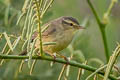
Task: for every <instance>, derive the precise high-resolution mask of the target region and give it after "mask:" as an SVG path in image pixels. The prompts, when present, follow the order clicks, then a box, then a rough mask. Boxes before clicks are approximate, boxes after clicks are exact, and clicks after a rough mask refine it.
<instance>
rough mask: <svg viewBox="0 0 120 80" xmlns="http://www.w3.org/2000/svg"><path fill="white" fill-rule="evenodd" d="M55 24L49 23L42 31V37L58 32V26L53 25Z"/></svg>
mask: <svg viewBox="0 0 120 80" xmlns="http://www.w3.org/2000/svg"><path fill="white" fill-rule="evenodd" d="M53 26H54V24H49V25H48V28H47V29H46V30H45V31H44V32H43V33H42V37H44V36H50V35H52V34H53V33H55V32H56V27H53Z"/></svg>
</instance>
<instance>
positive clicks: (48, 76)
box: [0, 0, 120, 80]
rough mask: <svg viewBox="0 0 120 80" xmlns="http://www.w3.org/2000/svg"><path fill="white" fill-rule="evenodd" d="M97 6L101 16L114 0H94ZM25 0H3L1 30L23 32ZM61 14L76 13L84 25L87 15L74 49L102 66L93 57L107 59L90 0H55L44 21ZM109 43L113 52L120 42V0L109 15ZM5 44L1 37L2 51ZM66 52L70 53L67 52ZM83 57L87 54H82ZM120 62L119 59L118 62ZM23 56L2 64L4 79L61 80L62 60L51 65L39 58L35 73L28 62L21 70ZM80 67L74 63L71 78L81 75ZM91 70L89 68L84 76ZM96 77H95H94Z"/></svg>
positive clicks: (0, 70) (0, 0) (0, 77)
mask: <svg viewBox="0 0 120 80" xmlns="http://www.w3.org/2000/svg"><path fill="white" fill-rule="evenodd" d="M91 1H92V4H93V6H94V7H95V9H96V11H97V13H98V16H99V18H100V19H102V18H103V14H104V13H105V12H106V11H107V9H108V7H109V5H110V2H111V0H91ZM23 3H24V0H0V33H2V32H7V33H8V34H13V35H16V36H19V35H20V34H21V31H22V28H23V22H24V19H22V21H21V22H20V24H19V25H16V22H17V19H18V17H19V16H20V13H21V9H22V6H23ZM60 16H72V17H75V18H76V19H78V21H79V23H80V24H81V25H82V24H83V23H84V21H85V20H86V19H88V21H87V25H86V26H85V27H86V29H85V30H82V31H79V32H78V33H77V34H76V35H77V37H75V39H74V41H73V42H72V44H71V45H73V47H74V50H79V51H81V53H82V54H83V55H84V57H85V59H86V60H88V61H90V60H91V62H88V64H89V65H91V66H94V67H98V65H99V63H97V62H96V63H95V62H94V64H92V60H93V59H99V60H100V61H102V62H104V63H105V62H106V58H105V54H104V47H103V42H102V38H101V34H100V30H99V28H98V24H97V23H96V20H95V18H94V16H93V14H92V12H91V9H90V7H89V6H88V4H87V1H86V0H55V1H54V3H53V5H52V6H51V8H50V9H49V10H48V12H47V13H46V15H45V16H44V17H43V23H46V22H48V21H50V20H52V19H55V18H58V17H60ZM106 35H107V43H108V48H109V54H110V55H111V54H112V51H113V50H114V49H115V47H116V42H120V1H118V2H117V3H116V4H115V6H114V7H113V9H112V12H111V15H110V16H109V23H108V24H107V28H106ZM4 45H5V40H4V39H1V40H0V51H1V50H2V48H3V46H4ZM19 51H20V50H19V48H18V49H17V50H16V51H15V52H16V54H18V53H20V52H19ZM66 53H67V54H68V55H66ZM62 54H63V55H66V56H70V54H69V49H65V50H64V51H63V52H62ZM81 58H83V57H81ZM117 64H118V66H120V64H119V62H118V63H117ZM19 65H20V60H7V61H6V62H5V63H4V64H3V65H2V66H0V80H14V79H16V80H57V78H58V76H59V73H60V71H61V68H62V64H58V63H55V64H54V65H53V67H50V62H48V61H43V60H42V61H40V60H39V61H37V64H36V65H35V69H34V71H33V75H31V76H30V75H29V68H28V65H27V62H26V63H25V65H24V67H23V71H22V72H21V73H18V68H19ZM77 73H78V68H75V67H71V69H70V75H69V78H68V80H76V79H77ZM89 74H90V72H88V71H85V74H83V75H82V77H81V80H85V78H86V77H87V76H88V75H89ZM91 80H93V79H91Z"/></svg>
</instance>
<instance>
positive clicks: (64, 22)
mask: <svg viewBox="0 0 120 80" xmlns="http://www.w3.org/2000/svg"><path fill="white" fill-rule="evenodd" d="M62 23H63V24H67V25H70V26H73V24H72V23H68V22H66V21H64V20H63V21H62Z"/></svg>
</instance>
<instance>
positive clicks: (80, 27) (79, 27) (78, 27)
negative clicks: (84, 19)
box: [76, 25, 85, 29]
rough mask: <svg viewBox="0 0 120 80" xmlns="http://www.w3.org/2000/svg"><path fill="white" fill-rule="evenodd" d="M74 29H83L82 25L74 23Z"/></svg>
mask: <svg viewBox="0 0 120 80" xmlns="http://www.w3.org/2000/svg"><path fill="white" fill-rule="evenodd" d="M76 29H85V28H84V27H83V26H80V25H76Z"/></svg>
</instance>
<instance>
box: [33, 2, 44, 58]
mask: <svg viewBox="0 0 120 80" xmlns="http://www.w3.org/2000/svg"><path fill="white" fill-rule="evenodd" d="M35 4H36V7H37V17H38V31H39V40H40V54H41V56H43V48H42V35H41V26H40V25H41V18H40V8H39V5H38V3H37V0H35Z"/></svg>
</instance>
